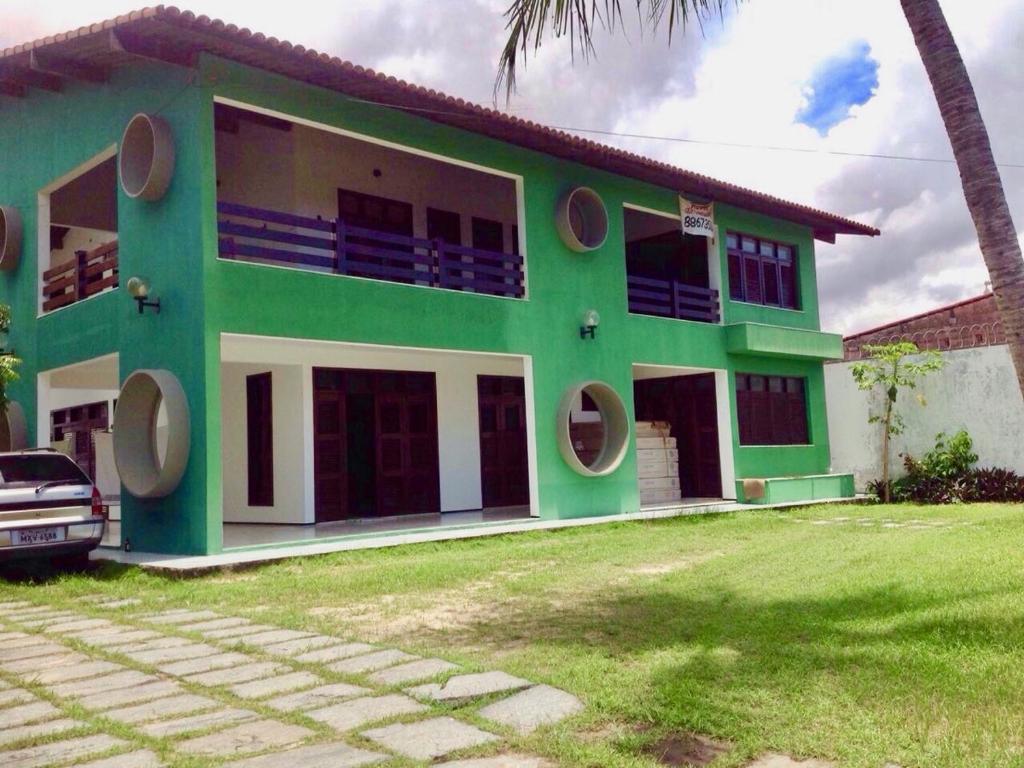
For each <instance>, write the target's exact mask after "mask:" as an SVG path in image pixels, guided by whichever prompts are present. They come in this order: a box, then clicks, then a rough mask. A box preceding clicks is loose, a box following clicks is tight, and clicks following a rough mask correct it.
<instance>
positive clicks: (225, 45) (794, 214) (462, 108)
mask: <svg viewBox="0 0 1024 768" xmlns="http://www.w3.org/2000/svg"><path fill="white" fill-rule="evenodd" d="M152 24H162V25H170V26H172V27H174V28H175V29H177V30H178V31H179V32H180V33H181V34H182V35H183V37H184V38H185V39H186V40H187V41H188V42H190V43H191V44H192V45H193V46H194V47H195V48H197V49H199V50H208V49H209V48H210V47H212V46H213V44H212V43H211V42H209V40H208V38H207V37H202V36H199V35H198V34H197V35H196V36H195V37H194V38H191V39H189V37H188V35H189V33H190V32H195V33H206V34H207V35H213V36H215V37H216V38H218V40H219V43H220V44H219V45H217V46H216V51H215V53H216V55H219V56H224V57H226V58H233V57H234V58H237V59H238V60H240V61H243V62H244V63H246V64H249V65H250V66H263V67H264V68H267V69H271V70H272V71H274V67H273V62H269V63H263V64H255V65H254V64H253V62H252V57H253V55H254V54H255V55H259V54H264V55H266V54H272V55H275V56H280V57H281V59H282V61H281V63H280V66H281V67H282V68H284V66H285V63H286V62H287V63H288V65H289V66H288V67H287V70H288V72H287V74H288V75H289V76H292V77H298V78H302V77H307V78H313V77H314V76H317V75H320V76H321V77H320V78H318V79H317V80H316V81H315V82H316V84H317V85H321V86H324V85H325V83H324V82H323V76H330V75H332V74H334V75H337V74H341V75H345V76H348V77H350V78H353V79H356V80H360V81H363V82H362V83H357V82H352V83H348V84H343V85H339V84H337V83H332V84H330V85H327V86H326V87H331V88H334V89H335V90H339V91H342V92H346V87H345V86H346V85H347V86H350V87H351V89H352V90H356V91H358V90H365V86H366V85H372V86H374V87H375V88H376V89H377V91H379V92H380V95H381V96H382V98H376V99H370V100H373V101H378V102H380V103H382V104H384V105H386V106H392V107H394V108H396V109H403V110H406V111H410V112H413V113H418V114H420V115H421V116H423V117H426V118H428V119H432V120H435V121H437V122H444V123H448V124H452V125H456V126H458V127H461V128H463V129H464V130H469V131H474V132H477V133H483V134H485V135H489V136H492V137H495V138H499V139H500V140H502V141H507V142H510V143H514V144H519V145H521V146H526V147H529V148H531V149H535V150H537V151H540V152H545V153H547V154H552V155H555V156H559V157H564V158H566V159H570V160H573V161H575V162H580V163H584V164H590V165H594V166H596V167H599V168H602V169H605V170H609V171H610V172H612V173H618V174H622V175H627V176H631V177H633V178H638V179H640V180H643V181H648V182H650V183H654V184H658V185H660V186H665V187H668V188H670V189H677V190H679V191H680V192H683V193H686V194H693V195H698V196H701V197H707V198H709V199H712V200H718V201H720V202H725V203H729V204H731V205H736V206H737V207H743V208H748V209H751V210H755V211H760V212H763V213H766V214H768V215H773V216H777V217H779V218H783V219H788V220H791V221H796V222H798V223H801V224H804V225H806V226H809V227H812V228H813V229H814V231H815V235H816V236H819V237H821V236H823V237H826V238H828V239H831V238H832V237H834V235H835V234H837V233H840V234H844V233H845V234H862V235H878V234H880V233H879V230H878V229H876V228H875V227H870V226H867V225H864V224H860V223H858V222H856V221H853V220H851V219H848V218H845V217H842V216H837V215H835V214H832V213H828V212H826V211H822V210H819V209H817V208H813V207H811V206H807V205H802V204H799V203H793V202H789V201H787V200H783V199H782V198H779V197H776V196H774V195H769V194H765V193H763V192H757V191H755V190H752V189H748V188H745V187H741V186H739V185H736V184H732V183H729V182H724V181H720V180H718V179H714V178H712V177H710V176H706V175H704V174H701V173H696V172H694V171H688V170H685V169H683V168H678V167H675V166H672V165H670V164H668V163H665V162H661V161H658V160H653V159H650V158H647V157H642V156H641V155H638V154H636V153H633V152H629V151H626V150H623V149H619V148H616V147H612V146H609V145H607V144H601V143H599V142H596V141H593V140H592V139H587V138H582V137H580V136H576V135H573V134H570V133H567V132H565V131H562V130H558V129H555V128H550V127H548V126H544V125H541V124H539V123H536V122H533V121H532V120H525V119H523V118H520V117H516V116H515V115H509V114H506V113H503V112H500V111H498V110H495V109H491V108H488V107H483V106H480V105H478V104H473V103H471V102H467V101H465V100H464V99H461V98H456V97H453V96H449V95H447V94H444V93H442V92H440V91H437V90H434V89H432V88H424V87H423V86H418V85H414V84H411V83H408V82H406V81H404V80H399V79H397V78H395V77H391V76H388V75H385V74H383V73H380V72H376V71H374V70H372V69H368V68H365V67H362V66H359V65H357V64H353V63H352V62H349V61H345V60H343V59H339V58H337V57H335V56H330V55H329V54H326V53H320V52H318V51H315V50H313V49H310V48H306V47H304V46H301V45H293V44H292V43H289V42H288V41H282V40H278V39H277V38H274V37H267V36H265V35H263V34H262V33H259V32H255V33H254V32H252V31H251V30H249V29H247V28H245V27H241V28H240V27H238V26H236V25H234V24H227V23H225V22H223V21H221V20H219V19H211V18H210V17H208V16H196V15H195V14H194V13H192V12H191V11H181V10H179V9H178V8H175V7H173V6H163V5H158V6H153V7H149V8H143V9H141V10H137V11H132V12H131V13H128V14H122V15H120V16H117V17H115V18H113V19H109V20H107V21H104V22H100V23H98V24H92V25H88V26H84V27H80V28H79V29H76V30H72V31H69V32H66V33H62V34H59V35H54V36H50V37H45V38H42V39H40V40H35V41H32V42H29V43H24V44H21V45H16V46H13V47H10V48H5V49H3V51H2V52H0V61H2V60H3V59H7V58H12V57H16V56H19V55H23V54H25V53H26V52H29V51H32V50H34V49H37V48H42V47H47V46H52V45H62V44H69V43H71V42H72V41H75V40H77V39H79V38H82V37H86V36H89V35H95V34H98V33H101V32H104V31H107V30H110V29H114V30H118V29H122V28H129V29H131V31H132V32H137V33H138V34H139V35H141V36H143V37H145V35H146V34H148V33H154V34H155V33H156V32H158V31H159V30H158V29H155V28H151V25H152ZM253 49H256V50H253ZM300 60H301V63H302V64H303V65H305V67H306V68H307V69H306V70H305V71H298V72H295V65H296V64H299V63H300ZM311 82H313V81H312V80H311ZM358 86H363V87H362V88H359V87H358ZM360 98H365V97H363V96H360Z"/></svg>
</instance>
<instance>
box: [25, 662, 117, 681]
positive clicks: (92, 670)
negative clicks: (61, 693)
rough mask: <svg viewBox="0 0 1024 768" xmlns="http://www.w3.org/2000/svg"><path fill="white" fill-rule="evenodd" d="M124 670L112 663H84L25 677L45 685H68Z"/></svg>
mask: <svg viewBox="0 0 1024 768" xmlns="http://www.w3.org/2000/svg"><path fill="white" fill-rule="evenodd" d="M122 670H124V667H122V666H121V665H120V664H114V663H113V662H110V661H84V662H82V663H80V664H62V665H60V666H56V667H48V668H46V669H42V670H39V672H34V673H32V674H26V675H25V677H26V678H28V679H31V680H32V681H33V682H36V683H41V684H43V685H54V684H56V683H66V682H68V681H70V680H84V679H85V678H87V677H96V675H106V674H109V673H110V672H120V671H122Z"/></svg>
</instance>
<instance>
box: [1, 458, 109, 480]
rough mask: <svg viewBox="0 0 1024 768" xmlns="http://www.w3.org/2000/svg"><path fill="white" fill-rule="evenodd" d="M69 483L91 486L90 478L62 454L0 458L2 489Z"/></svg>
mask: <svg viewBox="0 0 1024 768" xmlns="http://www.w3.org/2000/svg"><path fill="white" fill-rule="evenodd" d="M55 481H56V482H61V481H67V482H68V483H70V484H73V485H78V484H81V485H89V478H88V477H86V475H85V473H84V472H82V470H81V469H79V468H78V465H77V464H75V462H73V461H72V460H71V459H69V458H68V457H67V456H64V455H62V454H59V453H58V454H53V453H50V454H47V453H26V454H22V455H18V456H0V487H3V486H11V485H24V484H31V485H41V484H43V483H50V482H55Z"/></svg>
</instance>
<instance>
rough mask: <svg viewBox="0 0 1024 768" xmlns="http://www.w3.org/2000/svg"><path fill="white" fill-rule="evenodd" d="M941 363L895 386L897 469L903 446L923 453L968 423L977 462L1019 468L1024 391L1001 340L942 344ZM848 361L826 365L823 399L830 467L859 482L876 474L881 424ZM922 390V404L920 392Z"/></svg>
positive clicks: (1022, 465)
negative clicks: (905, 385)
mask: <svg viewBox="0 0 1024 768" xmlns="http://www.w3.org/2000/svg"><path fill="white" fill-rule="evenodd" d="M942 356H943V358H944V359H945V361H946V365H945V367H944V368H943V369H942V370H941V371H939V372H937V373H932V374H929V375H928V376H927V377H925V378H924V379H923V380H922V382H921V384H920V385H919V386H918V388H917V389H916V391H915V390H905V391H904V392H903V393H901V394H900V396H899V400H898V408H899V411H900V413H901V414H902V415H903V419H904V421H905V423H906V430H905V431H904V433H903V434H902V435H898V436H896V437H894V438H893V456H892V461H891V464H890V468H891V470H892V471H894V472H896V473H900V472H902V464H903V460H902V459H901V458H900V456H899V454H900V453H907V452H909V453H910V454H911V455H914V456H920V455H921V454H923V453H925V452H926V451H928V450H930V449H931V448H932V447H933V446H934V445H935V436H936V435H937V434H938V433H939V432H945V433H946V434H953V433H955V432H956V431H958V430H960V429H966V430H967V431H968V432H969V433H970V435H971V438H972V439H973V440H974V449H975V452H976V453H977V454H978V457H979V459H978V465H979V466H990V467H992V466H994V467H1006V468H1009V469H1013V470H1015V471H1017V472H1019V473H1021V474H1024V450H1022V449H1021V446H1022V445H1024V438H1022V435H1024V399H1022V398H1021V393H1020V389H1019V388H1018V386H1017V379H1016V377H1015V375H1014V371H1013V363H1012V362H1011V360H1010V353H1009V350H1008V348H1007V347H1006V345H1000V346H994V347H978V348H975V349H964V350H956V351H951V352H944V353H943V355H942ZM851 365H852V363H834V364H831V365H826V366H825V399H826V406H827V408H828V429H829V439H830V443H831V449H832V470H833V471H835V472H853V473H854V475H855V476H856V482H857V488H858V489H863V488H864V487H865V485H866V484H867V482H868V481H870V480H874V479H876V478H879V477H881V474H882V469H881V467H882V465H881V426H880V425H879V424H868V414H869V411H870V407H869V406H873V407H874V408H875V409H876V410H877V409H878V408H879V405H880V401H879V399H878V396H877V395H876V396H874V397H869V396H868V394H867V393H865V392H861V391H860V390H858V389H857V386H856V384H854V381H853V377H852V375H851V374H850V367H851ZM918 395H921V396H923V397H924V400H925V403H926V405H923V406H922V405H921V404H920V403H919V402H918V400H917V396H918Z"/></svg>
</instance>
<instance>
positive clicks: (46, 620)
mask: <svg viewBox="0 0 1024 768" xmlns="http://www.w3.org/2000/svg"><path fill="white" fill-rule="evenodd" d="M77 618H78V614H77V613H67V612H64V613H55V614H53V615H51V616H36V617H34V618H31V619H15V621H17V622H18V623H19V624H21V625H22V626H23V627H36V628H41V629H45V628H46V627H48V626H49V625H51V624H60V623H61V622H65V621H71V620H72V619H77Z"/></svg>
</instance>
